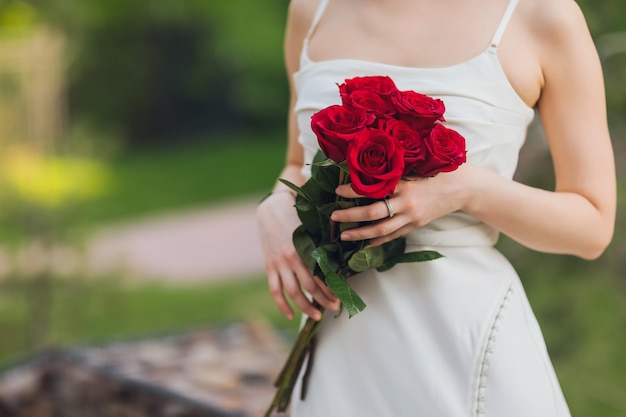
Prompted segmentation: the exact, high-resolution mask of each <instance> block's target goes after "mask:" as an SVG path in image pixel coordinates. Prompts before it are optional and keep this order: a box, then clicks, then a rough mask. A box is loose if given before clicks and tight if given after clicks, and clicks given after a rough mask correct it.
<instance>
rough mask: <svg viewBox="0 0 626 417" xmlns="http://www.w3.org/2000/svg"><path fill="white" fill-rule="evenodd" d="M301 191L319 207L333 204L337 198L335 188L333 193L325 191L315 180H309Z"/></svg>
mask: <svg viewBox="0 0 626 417" xmlns="http://www.w3.org/2000/svg"><path fill="white" fill-rule="evenodd" d="M300 189H301V190H302V192H303V193H305V194H306V195H307V196H308V199H309V200H310V201H311V202H314V203H315V204H316V205H317V206H321V205H322V204H326V203H331V202H333V201H335V200H336V198H337V195H336V194H335V189H334V188H333V189H332V190H331V191H326V190H324V189H323V188H322V187H321V186H320V184H319V183H318V182H317V180H316V179H315V178H309V179H308V180H307V182H305V183H304V184H303V185H302V187H300Z"/></svg>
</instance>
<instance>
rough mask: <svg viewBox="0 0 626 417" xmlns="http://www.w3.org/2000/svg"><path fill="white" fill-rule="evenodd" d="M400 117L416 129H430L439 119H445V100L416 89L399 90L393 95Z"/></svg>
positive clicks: (392, 99)
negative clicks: (418, 91) (421, 92)
mask: <svg viewBox="0 0 626 417" xmlns="http://www.w3.org/2000/svg"><path fill="white" fill-rule="evenodd" d="M391 102H392V103H393V105H394V106H395V108H396V110H397V112H398V113H399V114H400V118H401V119H402V120H404V121H405V122H406V123H407V124H408V125H409V126H411V127H413V128H414V129H416V130H424V129H429V128H430V127H432V125H433V124H434V123H435V122H436V121H437V120H440V121H444V118H443V113H444V112H445V110H446V108H445V106H444V104H443V101H441V100H439V99H434V98H432V97H430V96H427V95H425V94H420V93H417V92H415V91H398V92H396V93H394V94H392V96H391Z"/></svg>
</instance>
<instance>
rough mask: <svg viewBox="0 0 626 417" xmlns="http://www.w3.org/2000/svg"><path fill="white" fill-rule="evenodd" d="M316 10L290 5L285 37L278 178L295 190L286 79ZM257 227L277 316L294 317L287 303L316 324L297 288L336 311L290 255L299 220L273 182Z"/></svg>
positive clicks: (294, 133)
mask: <svg viewBox="0 0 626 417" xmlns="http://www.w3.org/2000/svg"><path fill="white" fill-rule="evenodd" d="M316 5H317V4H316V2H311V1H308V0H294V1H292V2H291V4H290V7H289V14H288V21H287V29H286V34H285V62H286V67H287V74H288V75H289V85H290V91H291V98H290V103H289V116H288V145H287V158H286V161H285V167H284V169H283V170H282V172H281V173H280V176H279V177H280V178H284V179H286V180H289V181H291V182H292V183H294V184H298V185H301V184H303V183H304V181H305V179H304V178H303V176H302V174H301V173H300V170H301V169H302V166H303V162H304V151H303V149H302V146H301V145H300V144H299V143H298V126H297V123H296V116H295V112H294V106H295V102H296V94H295V90H294V86H293V79H292V76H291V75H292V74H294V73H295V72H296V71H297V70H298V67H299V57H300V51H301V48H302V43H303V40H304V38H305V36H306V33H307V31H308V28H309V27H310V25H311V21H312V17H313V14H314V12H315V7H316ZM257 223H258V225H259V232H260V238H261V244H262V247H263V253H264V255H265V267H266V270H267V277H268V285H269V289H270V293H271V294H272V297H273V298H274V301H275V302H276V305H277V306H278V308H279V309H280V311H281V312H282V313H283V314H284V315H285V316H286V317H287V318H289V319H291V318H293V316H294V312H293V309H292V308H291V307H290V305H289V302H288V298H289V299H291V300H292V301H293V303H294V304H295V305H296V307H298V308H299V309H300V310H302V312H304V313H305V314H307V315H308V316H310V317H312V318H314V319H316V320H319V319H320V318H321V313H320V311H319V310H318V309H317V308H316V307H315V306H313V304H312V303H311V301H309V299H308V298H307V297H306V296H305V293H304V291H303V289H304V290H306V291H307V292H308V293H309V294H311V296H312V297H313V298H314V299H315V300H316V301H317V302H318V303H319V304H321V305H322V306H323V307H325V308H329V309H333V310H336V309H338V308H339V302H338V300H337V298H336V297H335V296H334V294H332V292H331V291H330V290H329V289H328V287H327V286H326V285H324V283H323V282H322V281H321V280H320V279H319V278H317V277H314V276H312V274H311V272H310V271H309V270H308V269H307V267H306V266H305V265H304V263H303V262H302V260H301V259H300V256H299V255H298V253H297V252H296V249H295V247H294V245H293V242H292V234H293V231H294V230H295V229H296V228H297V227H298V226H299V225H300V220H299V219H298V216H297V213H296V210H295V208H294V196H293V194H292V193H291V191H290V190H289V188H287V187H286V186H285V185H284V184H282V183H280V182H277V183H276V185H275V186H274V191H273V193H272V194H271V195H270V196H269V197H268V198H266V199H265V200H264V201H263V202H262V203H261V204H260V205H259V207H258V209H257Z"/></svg>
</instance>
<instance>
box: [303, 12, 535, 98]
mask: <svg viewBox="0 0 626 417" xmlns="http://www.w3.org/2000/svg"><path fill="white" fill-rule="evenodd" d="M507 5H508V0H473V1H445V0H442V1H441V2H419V1H417V2H414V1H413V2H393V1H388V2H380V1H367V0H360V1H358V0H330V2H329V4H328V6H327V8H326V10H325V11H324V14H323V15H322V18H321V20H320V22H319V24H318V26H317V27H316V28H315V31H314V32H313V34H312V36H311V39H310V43H309V49H308V54H309V56H310V58H311V59H312V60H314V61H323V60H332V59H346V58H347V59H355V60H365V61H373V62H381V63H385V64H390V65H397V66H403V67H417V68H441V67H448V66H452V65H456V64H459V63H463V62H465V61H468V60H470V59H472V58H473V57H475V56H477V55H479V54H481V53H482V52H484V51H485V50H486V49H487V48H488V47H489V45H490V43H491V42H492V40H493V37H494V34H495V33H496V31H497V30H498V29H499V27H500V25H501V24H502V16H503V15H504V13H505V9H506V7H507ZM520 21H521V19H520V18H518V17H517V16H516V15H515V14H514V15H513V18H512V19H511V22H510V23H509V24H507V25H506V27H504V28H503V29H505V31H504V33H503V34H504V37H503V39H502V46H500V47H499V48H498V56H499V58H500V61H501V64H502V67H503V69H504V71H505V73H506V75H507V78H508V79H509V81H510V82H511V84H512V86H513V88H514V89H515V90H516V92H517V93H518V95H519V96H520V97H521V98H522V99H523V100H524V102H526V103H527V104H528V105H529V106H531V107H532V106H533V105H534V103H535V102H536V101H537V99H538V97H539V94H540V74H539V72H538V66H537V65H536V59H535V58H534V57H533V51H532V50H531V48H529V47H528V45H527V44H526V43H525V40H524V30H523V24H522V23H521V22H520Z"/></svg>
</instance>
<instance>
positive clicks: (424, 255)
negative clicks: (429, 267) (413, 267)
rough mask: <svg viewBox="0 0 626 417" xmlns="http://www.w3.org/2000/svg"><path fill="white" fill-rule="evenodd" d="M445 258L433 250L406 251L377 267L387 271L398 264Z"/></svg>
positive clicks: (379, 269) (381, 270)
mask: <svg viewBox="0 0 626 417" xmlns="http://www.w3.org/2000/svg"><path fill="white" fill-rule="evenodd" d="M439 258H443V255H442V254H440V253H439V252H436V251H432V250H423V251H418V252H408V253H404V254H402V255H400V256H398V257H395V258H392V259H389V260H388V261H387V262H385V264H384V265H383V266H381V267H380V268H376V269H377V270H378V271H380V272H384V271H387V270H389V269H391V268H393V267H394V266H396V265H397V264H404V263H411V262H426V261H433V260H435V259H439Z"/></svg>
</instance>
